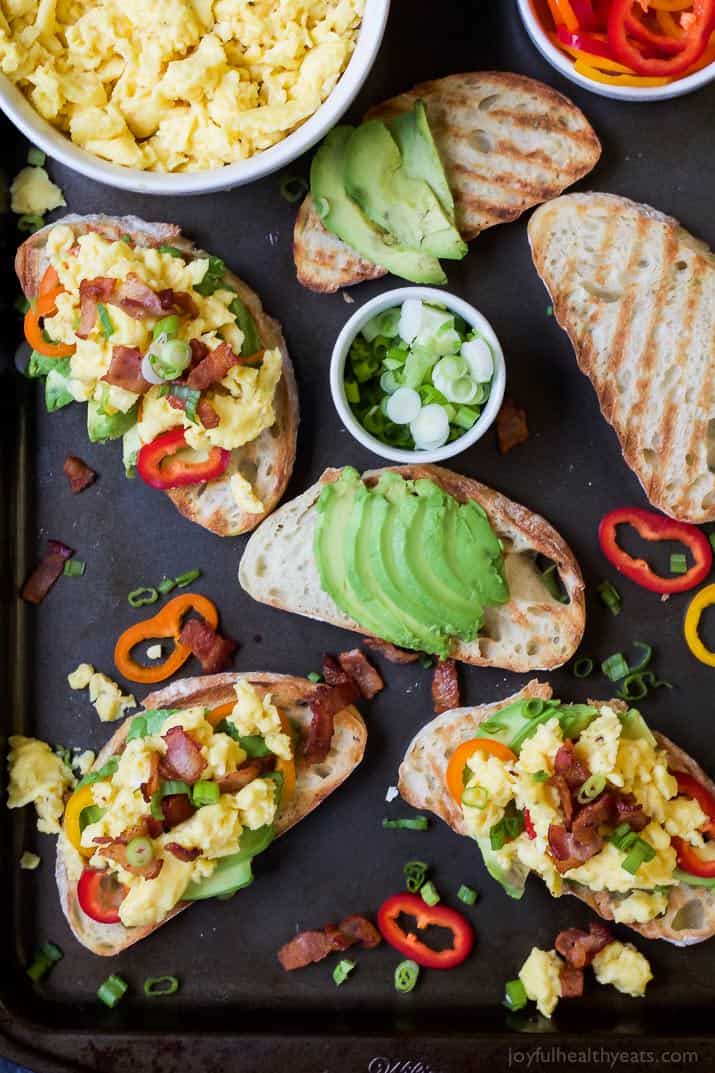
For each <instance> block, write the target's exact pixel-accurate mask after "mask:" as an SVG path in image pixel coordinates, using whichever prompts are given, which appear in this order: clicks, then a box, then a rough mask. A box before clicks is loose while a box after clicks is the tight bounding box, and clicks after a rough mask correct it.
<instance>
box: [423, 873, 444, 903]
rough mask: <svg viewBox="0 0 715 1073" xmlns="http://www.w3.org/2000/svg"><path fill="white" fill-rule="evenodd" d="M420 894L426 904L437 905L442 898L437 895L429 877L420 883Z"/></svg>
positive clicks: (437, 892)
mask: <svg viewBox="0 0 715 1073" xmlns="http://www.w3.org/2000/svg"><path fill="white" fill-rule="evenodd" d="M420 896H421V898H422V901H423V902H425V904H426V905H437V903H438V902H440V901H441V900H442V899H441V898H440V896H439V891H438V890H437V888H436V887H435V885H434V883H433V882H432V880H431V879H429V880H428V881H427V882H426V883H423V884H422V886H421V888H420Z"/></svg>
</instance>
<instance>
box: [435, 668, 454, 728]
mask: <svg viewBox="0 0 715 1073" xmlns="http://www.w3.org/2000/svg"><path fill="white" fill-rule="evenodd" d="M432 700H433V702H434V710H435V712H436V714H437V715H441V714H442V712H448V711H449V710H450V709H451V708H458V707H459V678H458V677H457V664H456V663H455V661H454V660H453V659H444V660H441V661H440V662H439V663H438V664H437V666H436V667H435V669H434V674H433V676H432Z"/></svg>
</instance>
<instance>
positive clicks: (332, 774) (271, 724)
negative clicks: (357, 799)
mask: <svg viewBox="0 0 715 1073" xmlns="http://www.w3.org/2000/svg"><path fill="white" fill-rule="evenodd" d="M357 695H358V690H357V687H354V688H353V687H352V686H351V685H343V686H338V687H330V686H327V685H315V684H314V683H312V682H309V681H307V680H306V679H304V678H294V677H290V676H287V675H280V674H267V673H255V674H254V673H245V674H218V675H212V676H209V677H203V678H188V679H184V680H183V681H178V682H175V683H173V684H172V685H169V686H167V687H166V688H165V689H161V690H159V691H157V692H155V693H152V694H151V695H150V696H148V697H147V698H146V700H145V701H144V707H145V710H144V712H141V713H138V714H137V715H134V716H130V717H129V718H128V719H127V720H125V722H124V723H123V724H122V725H121V727H120V728H119V729H118V730H117V731H116V733H115V734H114V735H113V736H112V738H110V740H109V741H108V742H107V744H106V745H105V747H104V748H103V749H102V751H101V752H100V754H99V755H98V757H97V759H96V761H95V764H94V766H93V768H92V770H91V772H90V774H89V775H88V776H85V778H84V779H83V780H82V781H81V782H80V783H79V785H78V787H77V789H76V790H75V792H74V794H73V795H72V797H71V798H70V800H69V801H68V803H67V806H66V809H65V817H64V823H63V828H62V832H61V834H60V837H59V840H58V846H57V866H56V878H57V886H58V889H59V894H60V901H61V904H62V908H63V911H64V914H65V916H66V917H67V920H68V922H69V925H70V927H71V928H72V931H73V932H74V934H75V935H76V937H77V938H78V939H79V941H80V942H81V943H82V944H83V945H84V946H86V947H87V948H88V949H89V950H91V951H92V952H93V953H95V954H102V955H112V954H118V953H119V952H120V951H122V950H124V949H125V948H126V947H128V946H131V945H133V944H134V943H136V942H138V941H139V940H140V939H143V938H145V937H146V936H147V935H150V934H151V932H153V931H155V930H156V928H158V927H160V926H161V925H162V924H164V923H166V922H167V921H168V920H170V919H171V917H173V916H175V915H176V914H177V913H179V912H180V911H181V910H182V909H185V908H186V907H187V906H188V905H190V904H191V902H193V901H197V900H203V899H205V898H213V897H226V896H228V895H230V894H232V893H234V892H235V891H237V890H239V889H240V888H242V887H244V886H247V885H248V884H249V883H251V881H252V878H253V876H252V871H251V861H252V859H253V857H255V856H256V855H257V854H259V853H260V852H262V851H263V850H264V849H266V848H267V846H268V845H269V844H270V843H271V841H272V840H273V839H274V838H276V837H278V836H279V835H282V834H285V832H286V831H288V830H290V828H291V827H293V826H294V825H295V824H296V823H298V821H299V820H302V819H303V817H304V816H307V815H308V813H309V812H311V811H312V810H313V809H314V808H317V806H318V805H319V804H320V803H321V802H322V801H324V800H325V798H326V797H328V796H329V794H331V793H332V792H333V791H334V790H336V789H337V788H338V786H340V784H341V783H342V782H343V781H344V780H345V779H346V778H347V777H348V775H350V774H351V772H352V771H353V770H354V769H355V768H356V767H357V765H358V764H359V763H360V761H361V760H362V756H363V753H364V750H365V742H366V739H367V731H366V728H365V724H364V722H363V720H362V717H361V716H360V714H359V712H358V711H357V709H356V708H355V707H354V706H353V701H354V700H355V699H356V696H357Z"/></svg>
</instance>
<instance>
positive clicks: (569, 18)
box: [554, 0, 579, 30]
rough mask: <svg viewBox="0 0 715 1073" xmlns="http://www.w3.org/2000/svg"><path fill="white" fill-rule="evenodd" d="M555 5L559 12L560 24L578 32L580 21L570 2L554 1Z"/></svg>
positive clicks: (566, 0) (563, 0)
mask: <svg viewBox="0 0 715 1073" xmlns="http://www.w3.org/2000/svg"><path fill="white" fill-rule="evenodd" d="M554 5H555V6H556V9H557V11H558V12H559V23H561V24H562V25H563V26H565V27H566V29H567V30H578V29H579V21H578V19H577V18H576V14H575V12H574V9H573V8H572V7H571V4H570V3H569V0H554ZM557 25H558V23H557Z"/></svg>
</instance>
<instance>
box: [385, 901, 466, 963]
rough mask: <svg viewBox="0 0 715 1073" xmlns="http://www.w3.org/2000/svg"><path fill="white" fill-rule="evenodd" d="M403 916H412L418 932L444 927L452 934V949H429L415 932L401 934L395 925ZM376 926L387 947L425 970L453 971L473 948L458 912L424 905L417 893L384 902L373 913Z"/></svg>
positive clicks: (439, 906)
mask: <svg viewBox="0 0 715 1073" xmlns="http://www.w3.org/2000/svg"><path fill="white" fill-rule="evenodd" d="M403 913H404V915H405V916H409V917H414V919H415V922H416V925H417V931H418V932H420V931H423V930H424V929H425V928H429V927H430V926H435V927H438V928H447V929H448V930H449V931H451V933H452V946H448V947H447V948H446V949H444V950H433V949H432V947H431V946H428V945H427V943H425V942H423V941H422V940H421V939H420V937H419V935H418V934H415V932H412V931H410V932H405V931H403V930H402V928H401V927H400V925H399V924H398V923H397V921H398V918H399V917H400V916H401V915H402V914H403ZM377 926H378V928H379V929H380V932H381V933H382V937H383V939H385V941H386V942H388V943H389V944H390V946H393V947H394V948H395V950H399V952H400V953H401V954H404V955H405V957H408V958H412V960H413V961H416V962H417V964H418V965H422V966H423V968H425V969H453V968H455V966H457V965H461V964H462V962H463V961H464V960H465V959H466V958H467V957H468V956H469V954H470V953H471V950H472V947H473V946H474V930H473V928H472V925H471V924H470V923H469V921H468V920H465V918H464V917H463V916H462V914H461V913H458V912H457V910H456V909H450V908H449V906H446V905H427V903H426V902H424V901H423V900H422V898H420V896H419V895H418V894H408V893H407V892H405V893H404V894H393V895H392V897H390V898H388V899H387V900H386V901H384V902H383V903H382V905H381V906H380V908H379V909H378V911H377Z"/></svg>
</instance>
